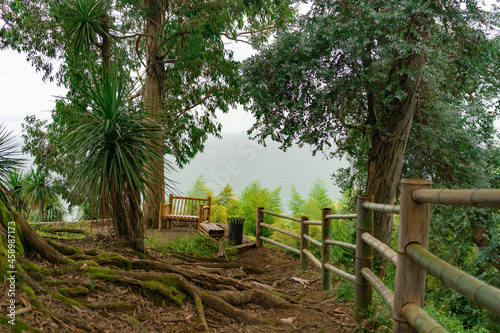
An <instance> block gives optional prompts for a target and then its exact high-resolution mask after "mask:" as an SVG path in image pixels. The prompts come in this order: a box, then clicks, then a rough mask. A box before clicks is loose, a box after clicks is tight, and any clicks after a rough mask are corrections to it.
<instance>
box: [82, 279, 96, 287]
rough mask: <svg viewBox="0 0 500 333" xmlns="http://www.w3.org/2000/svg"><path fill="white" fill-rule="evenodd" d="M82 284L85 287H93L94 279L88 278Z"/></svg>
mask: <svg viewBox="0 0 500 333" xmlns="http://www.w3.org/2000/svg"><path fill="white" fill-rule="evenodd" d="M83 285H84V286H86V287H87V288H89V289H90V290H94V289H95V281H94V280H90V279H88V280H86V281H85V282H84V283H83Z"/></svg>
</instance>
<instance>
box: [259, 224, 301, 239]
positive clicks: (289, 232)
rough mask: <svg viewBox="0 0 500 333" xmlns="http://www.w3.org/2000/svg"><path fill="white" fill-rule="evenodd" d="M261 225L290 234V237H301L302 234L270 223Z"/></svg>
mask: <svg viewBox="0 0 500 333" xmlns="http://www.w3.org/2000/svg"><path fill="white" fill-rule="evenodd" d="M260 225H261V226H263V227H265V228H267V229H270V230H274V231H277V232H281V233H282V234H285V235H288V236H290V237H293V238H300V235H299V234H296V233H294V232H291V231H288V230H285V229H281V228H278V227H274V226H272V225H270V224H267V223H261V224H260Z"/></svg>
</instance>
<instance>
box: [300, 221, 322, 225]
mask: <svg viewBox="0 0 500 333" xmlns="http://www.w3.org/2000/svg"><path fill="white" fill-rule="evenodd" d="M304 224H306V225H321V224H322V222H321V221H304Z"/></svg>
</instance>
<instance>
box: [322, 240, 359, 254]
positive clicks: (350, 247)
mask: <svg viewBox="0 0 500 333" xmlns="http://www.w3.org/2000/svg"><path fill="white" fill-rule="evenodd" d="M324 243H325V244H329V245H333V246H336V247H341V248H344V249H346V250H351V251H356V245H354V244H351V243H344V242H339V241H336V240H332V239H328V240H325V241H324Z"/></svg>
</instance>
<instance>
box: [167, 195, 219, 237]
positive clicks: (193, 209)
mask: <svg viewBox="0 0 500 333" xmlns="http://www.w3.org/2000/svg"><path fill="white" fill-rule="evenodd" d="M210 203H211V198H210V197H208V198H190V197H178V196H174V195H172V194H170V195H169V196H168V203H166V204H164V203H163V202H161V203H160V218H159V221H158V230H160V231H161V230H162V229H163V221H166V222H167V229H170V228H171V227H172V223H171V222H172V221H181V222H193V223H196V229H198V230H200V223H203V222H210Z"/></svg>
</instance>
